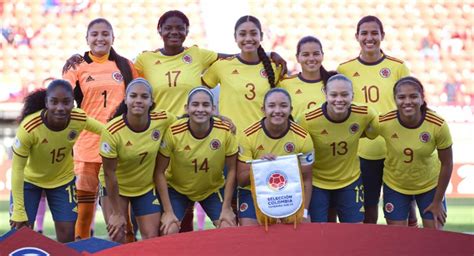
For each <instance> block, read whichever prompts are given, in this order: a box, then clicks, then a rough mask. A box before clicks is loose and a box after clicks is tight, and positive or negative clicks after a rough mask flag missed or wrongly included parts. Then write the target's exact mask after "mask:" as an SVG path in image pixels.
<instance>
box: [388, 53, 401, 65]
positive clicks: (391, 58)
mask: <svg viewBox="0 0 474 256" xmlns="http://www.w3.org/2000/svg"><path fill="white" fill-rule="evenodd" d="M385 57H386V58H387V59H389V60H391V61H395V62H398V63H400V64H403V61H402V60H399V59H397V58H394V57H391V56H388V55H385Z"/></svg>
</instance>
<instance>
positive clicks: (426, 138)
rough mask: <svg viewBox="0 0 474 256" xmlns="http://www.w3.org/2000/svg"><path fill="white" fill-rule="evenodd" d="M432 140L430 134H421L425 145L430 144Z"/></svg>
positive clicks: (421, 139)
mask: <svg viewBox="0 0 474 256" xmlns="http://www.w3.org/2000/svg"><path fill="white" fill-rule="evenodd" d="M430 139H431V135H430V133H429V132H422V133H420V141H421V142H423V143H427V142H429V141H430Z"/></svg>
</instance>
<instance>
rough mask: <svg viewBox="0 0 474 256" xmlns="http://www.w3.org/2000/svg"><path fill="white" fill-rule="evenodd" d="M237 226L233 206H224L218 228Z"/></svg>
mask: <svg viewBox="0 0 474 256" xmlns="http://www.w3.org/2000/svg"><path fill="white" fill-rule="evenodd" d="M234 226H237V223H236V221H235V214H234V211H233V210H232V208H231V207H229V208H222V211H221V215H220V217H219V220H218V221H217V225H216V227H217V228H226V227H234Z"/></svg>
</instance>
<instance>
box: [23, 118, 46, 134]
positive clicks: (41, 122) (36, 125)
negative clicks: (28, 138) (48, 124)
mask: <svg viewBox="0 0 474 256" xmlns="http://www.w3.org/2000/svg"><path fill="white" fill-rule="evenodd" d="M42 124H43V120H39V122H37V123H35V124H33V125H31V126H30V127H29V128H28V129H26V131H27V132H28V133H30V132H31V131H33V130H34V129H35V128H36V127H38V126H40V125H42Z"/></svg>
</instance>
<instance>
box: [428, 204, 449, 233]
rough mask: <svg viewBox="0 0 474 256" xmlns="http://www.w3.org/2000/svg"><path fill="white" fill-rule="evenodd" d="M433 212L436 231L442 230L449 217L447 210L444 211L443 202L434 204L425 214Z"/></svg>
mask: <svg viewBox="0 0 474 256" xmlns="http://www.w3.org/2000/svg"><path fill="white" fill-rule="evenodd" d="M427 212H431V213H432V214H433V221H434V226H435V228H436V229H440V228H442V227H443V226H444V224H445V223H446V218H447V217H448V215H447V214H446V209H444V205H443V203H442V202H439V203H436V202H432V203H431V204H430V205H429V206H428V207H426V209H425V210H424V211H423V213H427Z"/></svg>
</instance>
